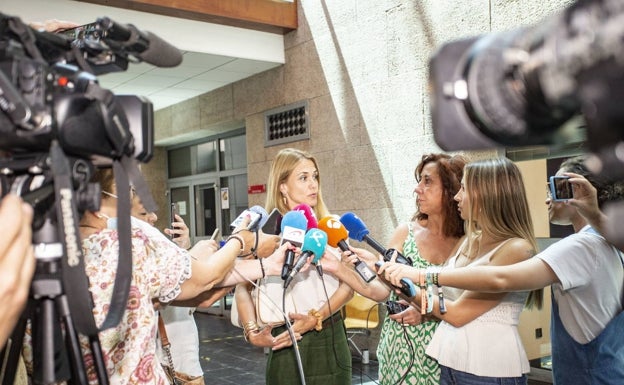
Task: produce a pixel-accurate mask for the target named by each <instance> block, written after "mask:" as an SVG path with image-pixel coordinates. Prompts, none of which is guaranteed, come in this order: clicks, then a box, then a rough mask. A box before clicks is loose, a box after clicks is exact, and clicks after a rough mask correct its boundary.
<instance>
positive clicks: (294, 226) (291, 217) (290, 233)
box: [280, 211, 308, 280]
mask: <svg viewBox="0 0 624 385" xmlns="http://www.w3.org/2000/svg"><path fill="white" fill-rule="evenodd" d="M307 226H308V221H307V220H306V218H305V216H304V215H303V213H302V212H300V211H289V212H287V213H286V214H285V215H284V218H282V223H281V228H282V240H281V242H280V245H283V244H284V243H286V242H290V244H291V245H293V246H295V247H301V245H302V244H303V240H304V237H305V232H306V227H307ZM294 263H295V252H294V251H293V250H291V249H288V250H286V257H285V259H284V266H283V267H282V274H281V277H282V279H283V280H286V279H287V278H288V274H290V271H291V270H292V267H293V264H294Z"/></svg>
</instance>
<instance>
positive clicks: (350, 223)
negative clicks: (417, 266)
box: [340, 213, 416, 298]
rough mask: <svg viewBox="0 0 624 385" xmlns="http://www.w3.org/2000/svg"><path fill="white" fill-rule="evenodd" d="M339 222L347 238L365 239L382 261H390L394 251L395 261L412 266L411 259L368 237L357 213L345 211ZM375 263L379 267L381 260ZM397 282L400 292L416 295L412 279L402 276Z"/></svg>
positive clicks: (366, 229)
mask: <svg viewBox="0 0 624 385" xmlns="http://www.w3.org/2000/svg"><path fill="white" fill-rule="evenodd" d="M340 222H341V223H342V224H343V225H344V226H345V227H346V228H347V231H348V232H349V238H351V239H355V240H357V241H360V242H362V241H365V242H366V243H367V244H368V245H369V246H371V247H372V248H373V249H375V250H376V251H377V252H378V253H380V254H381V255H382V256H383V258H384V261H390V259H392V257H393V254H394V253H396V254H397V255H396V262H398V263H401V264H404V265H409V266H412V260H411V259H409V258H406V257H405V256H403V255H402V254H400V253H399V252H398V251H396V250H394V249H385V248H384V247H383V246H382V245H381V244H380V243H379V242H377V241H375V240H374V239H373V238H371V237H369V236H368V233H369V231H368V228H366V225H365V224H364V222H363V221H362V220H361V219H360V218H359V217H358V216H357V215H355V214H353V213H345V214H343V215H342V216H341V217H340ZM376 265H377V267H378V268H379V267H380V266H381V265H382V262H378V263H377V264H376ZM383 280H384V281H385V282H388V281H387V280H386V279H383ZM399 283H400V286H398V285H397V287H398V288H399V289H401V292H402V293H403V294H404V295H405V296H407V297H409V298H411V297H413V296H415V295H416V286H415V285H414V282H412V280H410V279H409V278H402V279H401V280H400V282H399Z"/></svg>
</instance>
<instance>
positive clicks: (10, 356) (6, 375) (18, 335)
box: [0, 307, 29, 385]
mask: <svg viewBox="0 0 624 385" xmlns="http://www.w3.org/2000/svg"><path fill="white" fill-rule="evenodd" d="M28 309H29V307H27V308H26V310H25V311H24V313H22V315H21V317H20V319H19V321H18V323H17V325H15V328H14V329H13V333H12V334H11V338H10V339H9V340H8V341H7V343H6V346H5V347H4V349H2V352H0V383H1V384H2V385H13V381H14V380H15V373H17V364H18V361H19V356H20V355H21V354H22V344H23V341H24V333H25V331H26V322H27V319H28V315H27V314H28Z"/></svg>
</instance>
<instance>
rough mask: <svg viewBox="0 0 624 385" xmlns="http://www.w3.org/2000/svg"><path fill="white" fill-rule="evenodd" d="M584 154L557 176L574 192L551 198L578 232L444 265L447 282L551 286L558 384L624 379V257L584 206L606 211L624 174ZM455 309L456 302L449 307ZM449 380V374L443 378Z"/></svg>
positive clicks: (394, 267)
mask: <svg viewBox="0 0 624 385" xmlns="http://www.w3.org/2000/svg"><path fill="white" fill-rule="evenodd" d="M585 159H586V158H585V157H584V156H580V157H575V158H571V159H568V160H566V161H564V162H563V163H562V164H561V167H560V168H559V171H558V172H557V175H558V176H567V177H569V179H568V181H569V182H570V183H571V185H572V190H573V197H572V198H571V199H568V200H567V201H558V202H554V201H553V200H552V199H551V196H550V195H551V192H550V189H549V191H548V197H547V198H546V204H547V205H548V216H549V219H550V222H551V223H554V224H558V225H572V226H573V227H574V231H575V233H574V234H572V235H569V236H567V237H566V238H563V239H562V240H560V241H559V242H556V243H555V244H553V245H551V246H550V247H548V248H547V249H546V250H544V251H542V252H540V253H538V254H537V255H536V256H535V257H533V258H529V259H527V260H525V261H522V262H519V263H516V264H512V265H507V266H469V267H465V268H459V269H448V270H447V269H443V270H441V271H440V272H439V273H436V277H435V278H434V280H437V282H438V283H439V284H440V285H443V286H450V287H454V288H460V289H465V290H474V291H483V292H508V291H524V290H534V289H539V288H543V287H546V286H548V285H551V289H552V320H551V330H550V334H551V343H552V367H553V377H554V383H555V384H558V385H580V384H622V383H624V334H622V330H624V312H622V310H623V305H622V298H623V296H624V269H623V263H624V259H623V256H622V253H621V252H620V251H619V250H617V249H616V248H615V247H614V246H613V245H611V244H609V243H608V242H607V241H606V240H605V239H604V238H603V237H602V236H601V235H600V234H599V233H598V232H597V231H595V230H594V228H593V227H592V225H591V224H590V221H588V219H587V218H586V217H585V216H583V214H587V213H592V214H593V217H594V218H599V217H600V215H599V214H597V213H599V212H600V210H599V208H600V207H602V205H603V204H604V203H605V202H607V201H610V200H621V199H623V198H624V184H623V183H622V182H613V183H608V182H607V181H606V180H602V179H601V178H599V177H597V176H595V175H593V174H591V173H590V172H589V170H588V169H587V167H586V166H585ZM425 273H426V271H423V270H415V269H412V268H406V267H405V266H403V265H399V264H396V263H386V264H385V265H384V266H383V267H382V268H381V269H380V274H384V275H385V276H386V277H387V278H388V279H391V280H392V281H393V282H396V281H397V280H398V279H400V278H403V277H408V278H412V279H417V277H418V276H420V275H421V274H425ZM449 312H451V310H449ZM443 383H444V382H443Z"/></svg>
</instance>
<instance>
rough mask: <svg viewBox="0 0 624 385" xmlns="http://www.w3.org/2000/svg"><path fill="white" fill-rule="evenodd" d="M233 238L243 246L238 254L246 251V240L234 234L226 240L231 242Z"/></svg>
mask: <svg viewBox="0 0 624 385" xmlns="http://www.w3.org/2000/svg"><path fill="white" fill-rule="evenodd" d="M232 239H236V240H237V241H238V242H239V243H240V245H241V248H240V251H239V252H238V254H242V252H243V251H245V240H244V239H243V237H241V236H240V235H236V234H232V235H230V236H229V237H227V239H226V240H225V243H227V242H229V241H230V240H232Z"/></svg>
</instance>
